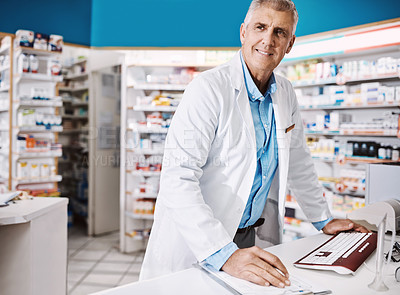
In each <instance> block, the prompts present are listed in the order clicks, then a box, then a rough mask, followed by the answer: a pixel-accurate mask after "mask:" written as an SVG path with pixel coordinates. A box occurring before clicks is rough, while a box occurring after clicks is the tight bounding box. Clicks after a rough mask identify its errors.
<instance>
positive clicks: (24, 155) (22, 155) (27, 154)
mask: <svg viewBox="0 0 400 295" xmlns="http://www.w3.org/2000/svg"><path fill="white" fill-rule="evenodd" d="M14 156H15V157H16V158H18V159H31V158H58V157H61V156H62V152H61V151H47V152H25V153H14Z"/></svg>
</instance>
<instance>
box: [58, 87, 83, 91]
mask: <svg viewBox="0 0 400 295" xmlns="http://www.w3.org/2000/svg"><path fill="white" fill-rule="evenodd" d="M58 90H59V91H64V92H82V91H87V90H89V87H87V86H84V87H76V88H72V87H59V88H58Z"/></svg>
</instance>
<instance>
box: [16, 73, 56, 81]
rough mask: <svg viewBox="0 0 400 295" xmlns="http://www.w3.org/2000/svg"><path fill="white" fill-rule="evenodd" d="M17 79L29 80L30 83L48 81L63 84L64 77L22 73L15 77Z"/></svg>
mask: <svg viewBox="0 0 400 295" xmlns="http://www.w3.org/2000/svg"><path fill="white" fill-rule="evenodd" d="M15 78H16V79H21V80H29V81H48V82H61V81H62V80H63V77H62V76H50V75H46V74H39V73H38V74H34V73H21V74H17V75H15Z"/></svg>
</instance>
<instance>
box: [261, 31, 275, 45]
mask: <svg viewBox="0 0 400 295" xmlns="http://www.w3.org/2000/svg"><path fill="white" fill-rule="evenodd" d="M262 44H263V45H265V46H271V47H274V46H275V38H274V32H273V30H266V31H265V32H264V34H263V39H262Z"/></svg>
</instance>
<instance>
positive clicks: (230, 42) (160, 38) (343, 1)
mask: <svg viewBox="0 0 400 295" xmlns="http://www.w3.org/2000/svg"><path fill="white" fill-rule="evenodd" d="M250 2H251V0H144V1H131V0H113V1H112V2H111V1H107V0H93V14H92V35H91V45H92V46H145V47H146V46H150V47H151V46H164V47H176V46H177V47H179V46H186V47H220V46H225V47H237V46H240V41H239V27H240V24H241V22H242V21H243V19H244V16H245V14H246V11H247V8H248V5H249V4H250ZM294 2H295V3H296V6H297V8H298V11H299V14H300V20H299V24H298V27H297V33H296V35H297V36H304V35H308V34H314V33H319V32H324V31H328V30H334V29H339V28H346V27H349V26H355V25H360V24H366V23H371V22H375V21H381V20H386V19H391V18H396V17H400V1H399V0H380V1H377V0H336V1H324V0H294Z"/></svg>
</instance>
